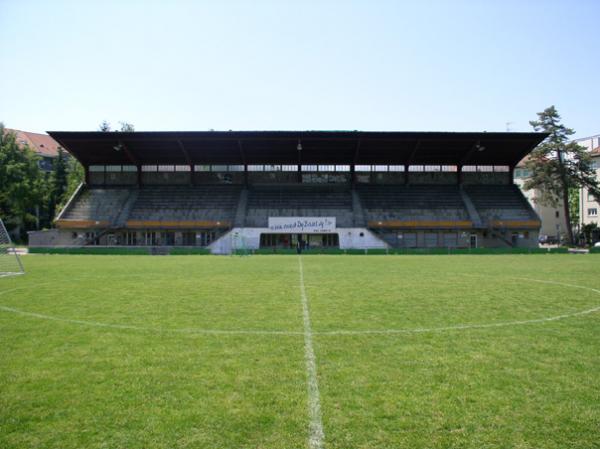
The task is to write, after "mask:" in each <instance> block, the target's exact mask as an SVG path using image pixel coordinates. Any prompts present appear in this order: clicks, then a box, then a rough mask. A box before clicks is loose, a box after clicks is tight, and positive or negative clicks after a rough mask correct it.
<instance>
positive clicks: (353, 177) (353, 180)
mask: <svg viewBox="0 0 600 449" xmlns="http://www.w3.org/2000/svg"><path fill="white" fill-rule="evenodd" d="M355 184H356V165H354V164H352V165H350V185H351V186H352V188H354V185H355Z"/></svg>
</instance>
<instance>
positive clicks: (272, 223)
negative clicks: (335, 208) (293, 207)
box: [269, 217, 335, 234]
mask: <svg viewBox="0 0 600 449" xmlns="http://www.w3.org/2000/svg"><path fill="white" fill-rule="evenodd" d="M269 231H273V232H277V233H281V234H319V233H327V232H334V231H335V217H269Z"/></svg>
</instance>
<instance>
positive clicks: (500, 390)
mask: <svg viewBox="0 0 600 449" xmlns="http://www.w3.org/2000/svg"><path fill="white" fill-rule="evenodd" d="M23 262H24V264H25V268H26V270H27V274H26V275H24V276H18V277H9V278H1V279H0V448H3V449H4V448H61V449H67V448H115V449H116V448H123V449H134V448H140V449H141V448H165V449H166V448H227V449H234V448H260V449H266V448H278V449H282V448H307V447H309V448H311V449H312V448H318V447H324V448H331V449H333V448H338V449H350V448H477V449H481V448H557V449H558V448H561V449H562V448H586V449H589V448H596V447H600V276H599V275H598V272H599V267H600V256H598V255H580V256H573V255H531V256H526V255H523V256H508V255H506V256H302V258H301V259H300V258H299V257H298V256H254V257H216V256H214V257H213V256H167V257H150V256H76V255H71V256H56V255H53V256H43V255H31V256H26V257H24V258H23Z"/></svg>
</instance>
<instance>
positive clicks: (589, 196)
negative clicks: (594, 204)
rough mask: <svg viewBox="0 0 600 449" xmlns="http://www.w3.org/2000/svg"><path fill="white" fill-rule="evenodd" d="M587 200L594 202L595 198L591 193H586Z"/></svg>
mask: <svg viewBox="0 0 600 449" xmlns="http://www.w3.org/2000/svg"><path fill="white" fill-rule="evenodd" d="M587 200H588V201H596V197H594V195H592V193H591V192H588V194H587Z"/></svg>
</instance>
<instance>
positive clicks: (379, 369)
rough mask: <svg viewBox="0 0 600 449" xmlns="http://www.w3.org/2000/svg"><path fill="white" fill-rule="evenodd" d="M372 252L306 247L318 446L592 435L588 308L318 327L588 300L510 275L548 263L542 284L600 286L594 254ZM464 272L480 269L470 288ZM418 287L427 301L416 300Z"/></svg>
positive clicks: (591, 300)
mask: <svg viewBox="0 0 600 449" xmlns="http://www.w3.org/2000/svg"><path fill="white" fill-rule="evenodd" d="M376 259H377V258H374V257H372V258H366V257H364V258H356V259H355V262H354V263H353V262H352V261H347V260H346V261H341V260H339V259H338V260H334V259H327V258H325V257H318V256H314V257H305V259H304V260H305V272H306V288H307V292H308V294H309V295H310V298H311V311H312V317H313V323H312V324H313V329H314V330H315V333H314V343H315V350H316V352H317V354H318V356H319V376H320V377H319V381H320V388H321V389H320V392H321V402H322V406H323V410H324V414H323V424H324V426H325V429H327V447H328V449H330V448H332V449H335V448H340V449H341V448H361V449H369V448H373V449H375V448H381V447H393V448H415V447H428V448H449V447H460V448H473V449H475V448H486V447H489V448H492V447H520V448H552V449H559V448H564V447H569V448H582V449H583V448H590V447H596V446H597V442H598V441H599V440H600V430H599V429H600V427H599V426H598V423H600V406H599V405H598V404H600V394H599V393H598V392H599V391H600V379H599V378H598V376H597V375H596V372H597V371H598V369H600V359H599V358H598V356H597V354H598V351H599V350H600V334H599V333H598V332H597V329H598V325H599V322H600V320H599V316H598V314H597V313H589V314H586V315H579V316H573V317H572V318H570V319H564V320H557V321H552V322H546V323H544V325H528V326H506V327H490V328H484V329H477V330H470V331H463V332H439V333H438V332H429V333H406V334H403V335H386V334H378V335H374V334H350V335H345V336H344V337H343V338H332V336H331V335H322V334H319V332H324V331H325V330H326V329H331V328H333V325H335V326H338V328H339V327H346V328H348V329H350V328H353V329H361V330H362V329H367V328H371V329H372V328H377V327H378V326H381V328H382V329H385V328H384V325H386V326H387V325H388V323H396V326H397V327H398V328H399V327H401V326H402V327H408V326H413V327H416V326H417V325H419V324H421V323H422V322H424V321H425V319H426V318H429V319H430V321H431V322H433V323H436V322H441V321H442V319H443V318H444V317H446V318H448V319H452V318H453V317H454V316H456V317H457V318H462V319H463V320H464V322H467V323H469V322H471V323H472V322H484V321H485V320H486V319H490V318H492V319H494V318H496V319H497V318H498V317H500V316H502V315H505V316H511V317H514V318H518V314H517V313H516V312H525V313H530V312H535V313H538V312H544V311H555V312H556V311H571V310H579V308H580V307H582V306H583V307H586V306H590V305H596V306H597V305H598V294H597V292H592V291H586V290H583V289H577V288H573V287H571V286H569V287H566V286H561V285H550V284H547V285H544V284H545V283H533V282H525V283H523V284H517V283H516V282H515V281H514V279H512V278H513V277H517V276H520V277H526V278H528V279H531V278H533V277H534V276H538V277H541V278H542V280H544V277H545V276H549V275H550V274H552V277H551V278H549V280H550V281H552V282H554V281H555V280H556V282H561V283H568V284H572V285H577V286H581V287H584V286H585V287H587V288H592V289H595V290H598V289H599V288H598V287H600V285H599V281H598V278H597V276H596V275H595V272H596V270H597V268H596V267H597V265H596V264H597V261H598V259H597V258H594V257H584V258H578V257H572V256H561V257H559V258H554V257H518V256H517V257H512V256H509V257H502V256H499V257H485V256H484V257H475V258H473V259H470V258H466V257H465V258H461V257H456V256H450V257H443V256H442V257H433V258H427V257H421V258H417V259H413V258H412V257H411V258H408V257H387V258H386V257H381V258H379V260H376ZM462 272H465V273H481V274H482V275H483V276H485V285H484V284H483V283H482V281H481V279H478V280H473V281H472V282H471V285H470V288H468V286H467V285H466V284H464V282H463V281H462V280H461V279H462V277H460V276H459V275H460V274H461V273H462ZM434 277H437V279H438V280H440V279H443V280H444V284H445V287H444V288H445V289H447V290H450V291H453V292H454V295H456V302H453V300H452V296H451V295H450V294H444V293H442V294H439V293H440V292H439V290H438V286H441V285H442V282H432V278H434ZM463 277H464V276H463ZM333 279H335V280H336V282H335V285H334V283H333V282H332V280H333ZM432 287H435V288H432ZM535 287H538V288H539V290H538V294H535ZM423 289H425V290H427V291H428V292H429V296H428V295H423V291H422V290H423ZM519 289H523V291H520V290H519ZM495 291H497V292H498V293H497V294H496V293H494V292H495ZM501 292H505V293H506V294H505V295H504V296H503V295H501V294H500V293H501ZM529 293H533V294H529ZM386 295H387V296H386ZM423 298H425V301H426V302H427V307H424V306H423V304H420V303H419V301H420V300H421V299H423ZM436 298H437V299H438V300H440V301H442V303H441V304H440V308H439V309H440V310H438V309H436V307H435V299H436ZM482 301H483V302H486V304H485V306H486V307H481V302H482ZM452 305H455V306H456V308H457V309H456V310H453V309H452V308H451V307H450V306H452ZM489 308H491V310H492V311H494V312H495V313H494V314H490V313H488V312H486V310H487V309H489ZM448 311H450V312H456V315H454V314H452V313H447V312H448ZM459 311H460V313H458V312H459ZM411 312H412V313H413V315H412V316H411V315H410V314H411ZM404 314H407V316H404ZM440 315H442V316H440ZM459 315H460V316H459ZM348 320H349V322H348Z"/></svg>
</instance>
